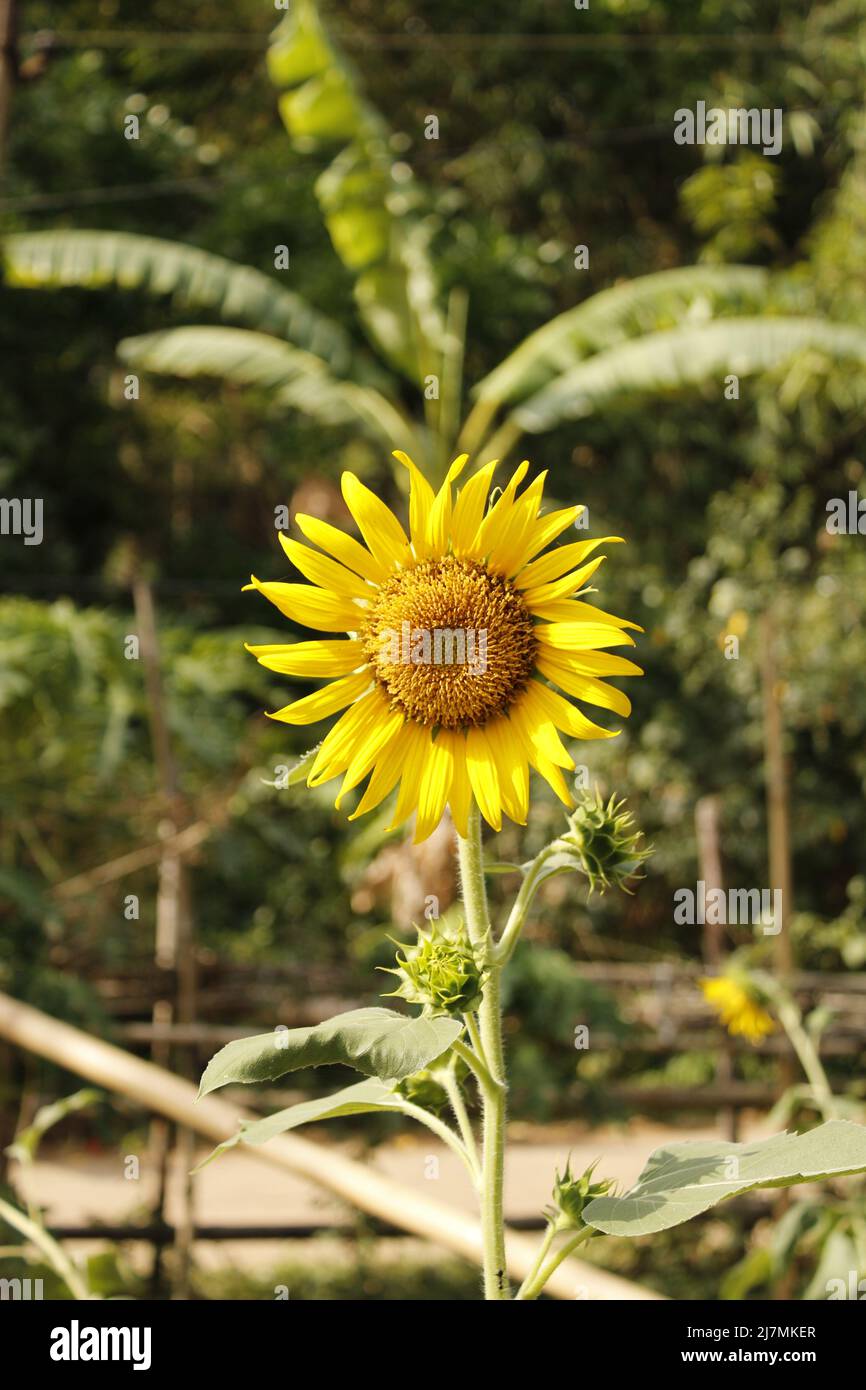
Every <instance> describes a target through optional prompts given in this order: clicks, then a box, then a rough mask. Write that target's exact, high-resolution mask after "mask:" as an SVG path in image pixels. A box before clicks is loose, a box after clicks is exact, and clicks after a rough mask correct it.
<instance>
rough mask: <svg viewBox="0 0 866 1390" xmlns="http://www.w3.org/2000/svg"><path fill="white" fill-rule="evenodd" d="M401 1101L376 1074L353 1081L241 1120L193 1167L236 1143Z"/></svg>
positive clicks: (397, 1106)
mask: <svg viewBox="0 0 866 1390" xmlns="http://www.w3.org/2000/svg"><path fill="white" fill-rule="evenodd" d="M402 1109H403V1101H402V1098H401V1097H400V1096H399V1095H396V1094H395V1093H394V1091H393V1089H392V1087H391V1086H389V1085H388V1084H387V1083H386V1082H384V1081H379V1080H378V1078H377V1077H371V1078H370V1079H369V1080H367V1081H356V1082H355V1084H354V1085H353V1086H345V1087H344V1088H343V1090H342V1091H335V1092H334V1094H333V1095H331V1096H320V1097H319V1098H318V1099H317V1100H305V1101H302V1102H301V1103H300V1104H299V1105H290V1106H289V1107H288V1108H287V1109H286V1110H277V1111H276V1113H275V1114H273V1115H268V1116H266V1118H265V1119H263V1120H247V1121H245V1122H244V1123H243V1124H242V1125H241V1127H240V1129H239V1130H238V1132H237V1134H233V1135H232V1137H231V1139H226V1140H224V1141H223V1143H222V1144H218V1145H217V1147H216V1148H215V1149H214V1151H213V1153H211V1154H208V1156H207V1158H206V1159H204V1160H203V1161H202V1162H201V1163H199V1164H198V1166H197V1167H196V1168H195V1169H194V1171H195V1172H196V1173H197V1172H198V1171H199V1169H201V1168H204V1167H205V1165H206V1164H208V1163H210V1162H211V1160H212V1159H214V1158H218V1157H219V1155H220V1154H221V1153H225V1151H226V1150H227V1149H233V1148H234V1147H235V1145H236V1144H240V1143H244V1144H265V1143H267V1141H268V1140H269V1139H273V1137H274V1135H276V1134H286V1133H287V1132H288V1131H289V1130H290V1129H298V1128H299V1127H300V1126H301V1125H309V1124H313V1123H314V1121H316V1120H336V1119H338V1118H339V1117H340V1116H342V1115H364V1114H367V1113H368V1112H370V1111H373V1110H402Z"/></svg>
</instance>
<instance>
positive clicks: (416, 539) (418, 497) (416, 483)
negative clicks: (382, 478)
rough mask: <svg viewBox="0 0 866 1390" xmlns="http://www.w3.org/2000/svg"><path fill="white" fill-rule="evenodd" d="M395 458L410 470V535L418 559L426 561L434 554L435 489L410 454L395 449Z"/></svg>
mask: <svg viewBox="0 0 866 1390" xmlns="http://www.w3.org/2000/svg"><path fill="white" fill-rule="evenodd" d="M394 457H395V459H397V460H398V461H399V462H400V463H402V464H403V466H404V468H408V470H409V478H410V480H411V481H410V488H409V534H410V535H411V537H412V548H413V550H414V551H415V556H416V558H417V559H419V560H425V559H427V557H428V556H429V555H431V554H432V551H431V548H430V540H429V532H430V514H431V512H432V511H433V501H434V494H433V489H432V487H431V486H430V484H429V483H428V481H427V479H426V478H425V477H424V474H423V473H422V472H421V470H420V468H419V467H418V465H417V464H416V463H414V462H413V460H412V459H410V457H409V455H408V454H404V453H403V450H402V449H395V450H394Z"/></svg>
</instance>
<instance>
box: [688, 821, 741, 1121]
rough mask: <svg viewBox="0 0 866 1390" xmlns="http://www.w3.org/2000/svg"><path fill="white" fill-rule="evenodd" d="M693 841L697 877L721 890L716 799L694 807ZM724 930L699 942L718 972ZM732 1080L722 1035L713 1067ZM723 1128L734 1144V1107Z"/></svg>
mask: <svg viewBox="0 0 866 1390" xmlns="http://www.w3.org/2000/svg"><path fill="white" fill-rule="evenodd" d="M695 839H696V840H697V846H698V874H699V877H700V878H701V879H702V880H703V881H704V883H705V884H706V889H707V892H708V893H709V892H710V891H711V890H712V889H713V888H724V886H725V880H724V875H723V873H722V850H721V836H720V833H719V798H718V797H717V796H702V797H700V799H699V800H698V801H697V802H696V803H695ZM725 948H726V942H725V928H724V925H723V924H722V923H721V922H705V923H704V934H703V941H702V951H703V958H704V963H705V964H706V965H708V966H710V967H711V968H713V969H716V970H718V969H720V968H721V966H722V963H723V961H724V957H725ZM733 1078H734V1048H733V1046H732V1043H731V1039H730V1038H729V1037H728V1035H727V1033H725V1036H724V1041H723V1043H722V1047H721V1050H720V1052H719V1056H718V1061H717V1063H716V1080H717V1081H718V1082H720V1083H722V1084H724V1083H725V1082H730V1081H732V1080H733ZM721 1116H722V1124H723V1126H724V1129H725V1133H726V1134H727V1136H728V1138H729V1139H730V1140H731V1142H732V1143H734V1144H735V1143H736V1142H737V1135H738V1133H739V1124H738V1120H739V1112H738V1111H737V1107H736V1106H735V1105H731V1106H726V1107H725V1108H724V1109H723V1110H722V1112H721Z"/></svg>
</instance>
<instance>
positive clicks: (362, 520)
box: [341, 473, 412, 570]
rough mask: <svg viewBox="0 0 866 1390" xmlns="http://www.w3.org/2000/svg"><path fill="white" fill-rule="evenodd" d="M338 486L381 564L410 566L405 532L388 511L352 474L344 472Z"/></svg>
mask: <svg viewBox="0 0 866 1390" xmlns="http://www.w3.org/2000/svg"><path fill="white" fill-rule="evenodd" d="M341 485H342V489H343V498H344V500H345V503H346V506H347V507H348V508H349V511H350V512H351V513H352V516H353V517H354V518H355V521H356V522H357V524H358V530H359V531H360V532H361V535H362V536H363V537H364V540H365V541H366V542H367V545H368V546H369V547H370V550H371V551H372V553H373V554H374V555H375V557H376V559H377V560H378V561H379V562H380V564H383V565H384V566H385V567H386V568H387V569H388V570H392V569H395V568H396V566H397V565H406V564H409V563H411V560H412V552H411V551H410V549H409V542H408V540H407V539H406V532H405V531H404V530H403V527H402V526H401V525H400V523H399V521H398V520H397V518H396V516H395V515H394V513H393V512H392V511H391V509H390V508H389V507H386V506H385V503H384V502H383V501H382V499H381V498H380V497H377V496H376V494H375V492H371V491H370V489H369V488H368V487H365V486H364V484H363V483H362V482H361V480H360V478H356V477H355V475H354V473H344V474H343V476H342V479H341Z"/></svg>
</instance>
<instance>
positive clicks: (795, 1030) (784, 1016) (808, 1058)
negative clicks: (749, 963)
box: [770, 981, 836, 1120]
mask: <svg viewBox="0 0 866 1390" xmlns="http://www.w3.org/2000/svg"><path fill="white" fill-rule="evenodd" d="M770 992H771V994H772V997H773V1002H774V1003H775V1005H776V1013H777V1014H778V1016H779V1022H780V1023H781V1025H782V1027H783V1028H784V1030H785V1032H786V1033H787V1035H788V1037H789V1039H790V1041H791V1046H792V1047H793V1049H794V1051H795V1052H796V1054H797V1057H798V1059H799V1062H800V1066H801V1067H802V1068H803V1071H804V1072H805V1073H806V1079H807V1081H808V1082H809V1085H810V1086H811V1088H812V1094H813V1095H814V1097H815V1101H816V1104H817V1105H818V1107H819V1109H820V1111H821V1114H822V1115H823V1117H824V1119H825V1120H831V1119H833V1117H834V1115H835V1113H836V1106H835V1102H834V1100H833V1090H832V1087H831V1086H830V1082H829V1081H828V1079H827V1073H826V1072H825V1070H824V1067H823V1064H822V1062H821V1058H820V1057H819V1055H818V1050H817V1048H816V1047H815V1044H814V1043H813V1041H812V1039H811V1038H810V1036H809V1034H808V1032H807V1031H806V1029H805V1028H804V1027H803V1015H802V1014H801V1013H800V1010H799V1009H798V1007H797V1005H796V1003H795V1002H794V1000H793V999H792V998H791V996H790V994H789V993H788V991H787V990H785V989H781V988H779V987H778V986H777V985H776V983H775V981H774V982H773V985H772V987H771V990H770Z"/></svg>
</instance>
